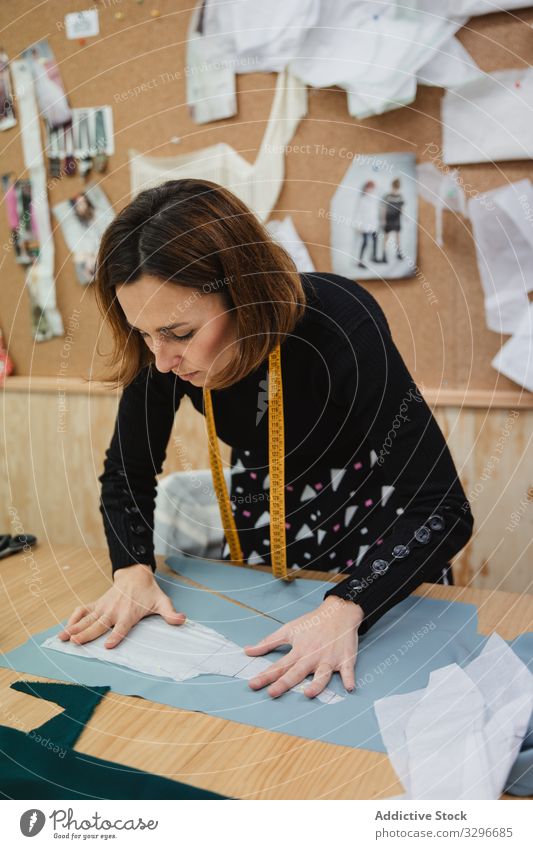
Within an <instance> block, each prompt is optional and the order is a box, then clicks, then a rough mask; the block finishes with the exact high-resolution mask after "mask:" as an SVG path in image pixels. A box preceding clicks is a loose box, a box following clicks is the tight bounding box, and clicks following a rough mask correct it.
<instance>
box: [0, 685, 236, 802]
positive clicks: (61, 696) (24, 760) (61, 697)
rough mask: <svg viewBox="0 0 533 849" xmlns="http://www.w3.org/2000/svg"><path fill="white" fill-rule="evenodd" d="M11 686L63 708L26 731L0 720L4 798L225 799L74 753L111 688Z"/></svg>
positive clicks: (0, 780) (0, 776) (0, 785)
mask: <svg viewBox="0 0 533 849" xmlns="http://www.w3.org/2000/svg"><path fill="white" fill-rule="evenodd" d="M11 686H12V688H13V689H14V690H18V691H19V692H22V693H28V694H29V695H32V696H36V697H37V698H40V699H45V700H46V701H51V702H55V703H56V704H58V705H61V707H63V708H65V710H64V711H63V712H62V713H60V714H58V715H57V716H54V717H53V718H52V719H49V720H48V721H47V722H45V723H43V725H40V726H39V727H38V728H34V729H33V730H32V731H29V732H28V733H27V734H26V733H24V732H23V731H18V730H17V729H15V728H7V727H6V726H3V725H0V751H1V753H2V758H1V760H0V797H1V798H4V799H32V798H34V799H226V798H229V797H226V796H221V795H219V794H218V793H211V792H209V791H207V790H201V789H200V788H198V787H193V786H191V785H189V784H183V783H182V782H180V781H171V780H170V779H168V778H162V777H160V776H158V775H152V774H151V773H149V772H144V771H142V770H138V769H134V768H133V767H128V766H124V765H123V764H118V763H113V762H112V761H105V760H102V759H100V758H95V757H92V755H85V754H82V753H80V752H76V751H75V750H74V749H73V748H72V746H73V745H74V743H75V742H76V740H77V739H78V737H79V735H80V734H81V732H82V731H83V728H84V726H85V724H86V722H87V721H88V720H89V719H90V717H91V715H92V713H93V711H94V709H95V707H96V705H98V704H99V702H100V701H101V700H102V698H103V696H104V695H105V694H106V693H107V692H108V690H109V689H110V688H109V687H84V686H78V685H75V684H51V683H45V682H41V681H16V682H15V683H13V684H12V685H11Z"/></svg>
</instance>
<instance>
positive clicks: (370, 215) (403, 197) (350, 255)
mask: <svg viewBox="0 0 533 849" xmlns="http://www.w3.org/2000/svg"><path fill="white" fill-rule="evenodd" d="M328 217H329V219H330V225H331V252H332V265H333V271H334V272H335V274H342V275H344V276H345V277H349V278H353V279H360V280H371V279H381V278H397V277H413V276H414V273H415V268H416V249H417V233H416V228H417V193H416V180H415V157H414V155H413V154H410V153H394V154H381V155H358V156H357V157H355V158H354V161H353V162H352V164H351V165H350V167H349V168H348V171H347V172H346V174H345V176H344V179H343V181H342V182H341V184H340V186H339V188H338V189H337V191H336V192H335V194H334V196H333V199H332V201H331V209H330V213H329V216H328Z"/></svg>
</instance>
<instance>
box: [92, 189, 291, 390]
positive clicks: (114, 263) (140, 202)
mask: <svg viewBox="0 0 533 849" xmlns="http://www.w3.org/2000/svg"><path fill="white" fill-rule="evenodd" d="M144 274H148V275H150V276H151V277H156V278H159V279H160V280H162V281H169V282H175V283H177V284H179V285H180V286H190V287H191V288H193V289H196V290H199V291H202V292H204V293H207V294H208V293H210V292H218V293H220V294H222V295H223V297H224V299H225V302H226V304H227V307H228V309H235V315H236V319H237V339H238V340H239V344H238V345H237V346H236V354H235V357H234V358H233V359H232V361H231V362H230V364H229V365H228V366H227V367H226V368H225V369H224V370H223V371H222V372H221V373H220V374H219V375H218V376H217V378H216V388H224V387H226V386H230V385H231V384H232V383H234V382H236V381H238V380H241V379H242V378H243V377H245V376H246V375H247V374H249V373H250V372H251V371H253V370H254V369H255V368H256V367H257V366H258V365H259V364H260V363H261V362H262V361H263V360H264V359H265V358H266V357H268V355H269V354H270V352H271V351H272V350H273V348H274V347H275V346H276V345H277V344H278V343H280V342H281V341H282V338H283V336H284V335H285V334H288V333H291V332H292V330H294V327H295V326H296V324H297V323H298V321H299V320H300V318H301V317H302V315H303V312H304V309H305V303H306V298H305V292H304V289H303V287H302V283H301V280H300V276H299V274H298V271H297V269H296V266H295V264H294V261H293V260H292V258H291V257H290V256H289V254H288V253H287V251H285V249H284V248H282V247H281V246H280V245H278V244H276V242H274V241H273V239H272V237H271V236H270V233H269V232H268V230H267V229H266V227H265V226H264V225H263V224H262V223H261V222H260V221H259V219H258V218H257V217H256V215H255V213H253V212H252V210H251V209H249V208H248V207H247V206H246V204H245V203H243V202H242V201H241V200H240V199H239V198H237V197H236V196H235V195H234V194H233V193H232V192H230V191H229V190H228V189H226V188H224V187H223V186H219V185H218V184H217V183H213V182H211V181H210V180H196V179H183V180H169V181H168V182H166V183H163V184H162V185H160V186H156V187H155V188H152V189H146V190H145V191H142V192H140V194H138V195H137V196H136V197H135V198H134V199H133V201H132V202H131V203H130V204H128V206H126V207H125V208H124V209H123V210H122V211H121V212H120V213H119V214H118V215H117V217H116V218H115V219H114V220H113V221H112V222H111V224H110V225H109V227H108V228H107V229H106V231H105V233H104V235H103V237H102V240H101V243H100V249H99V252H98V257H97V262H96V273H95V281H94V286H95V296H96V301H97V304H98V307H99V309H100V312H101V314H102V316H103V319H104V321H106V322H107V323H108V324H109V325H110V327H111V331H112V334H113V342H114V348H113V352H112V354H111V366H112V367H114V371H113V373H112V374H111V375H109V376H107V377H106V376H104V377H103V378H101V379H102V380H104V381H105V382H112V383H113V384H114V386H115V388H117V387H118V386H123V387H124V386H127V385H128V384H129V383H131V381H132V380H133V379H134V378H135V377H136V376H137V374H138V373H139V371H140V370H141V369H142V368H144V367H145V366H146V365H148V364H149V363H153V362H154V360H155V358H154V355H153V353H152V352H151V351H150V349H149V348H148V346H147V345H146V343H145V342H144V341H143V339H142V338H141V336H140V334H139V333H138V332H137V331H135V330H132V329H131V327H130V326H129V324H128V323H127V321H126V317H125V315H124V312H123V310H122V307H121V306H120V303H119V301H118V299H117V297H116V287H117V286H120V285H122V284H133V283H135V281H136V280H138V279H139V278H140V277H142V276H143V275H144ZM98 353H101V352H100V351H98Z"/></svg>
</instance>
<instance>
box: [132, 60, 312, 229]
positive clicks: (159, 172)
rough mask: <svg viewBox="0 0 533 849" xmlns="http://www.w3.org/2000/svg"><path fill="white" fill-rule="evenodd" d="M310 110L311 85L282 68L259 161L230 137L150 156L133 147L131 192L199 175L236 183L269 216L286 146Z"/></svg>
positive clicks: (261, 213) (239, 194) (238, 192)
mask: <svg viewBox="0 0 533 849" xmlns="http://www.w3.org/2000/svg"><path fill="white" fill-rule="evenodd" d="M306 114H307V89H306V86H305V85H303V84H302V83H301V82H300V81H299V80H297V79H296V77H293V76H292V75H291V74H289V73H288V72H284V73H283V74H279V75H278V78H277V82H276V90H275V92H274V99H273V102H272V108H271V110H270V116H269V119H268V125H267V128H266V131H265V134H264V136H263V140H262V142H261V145H260V148H259V151H258V154H257V156H256V159H255V162H253V163H250V162H248V161H247V160H246V159H244V157H243V156H241V154H240V153H238V152H237V151H236V150H235V149H234V148H233V147H231V146H230V145H229V144H226V143H225V142H219V143H218V144H214V145H211V146H210V147H204V148H201V149H200V150H195V151H192V152H191V153H183V154H179V155H178V156H165V157H160V156H147V155H145V154H142V153H139V152H138V151H136V150H130V151H129V155H130V179H131V193H132V195H136V194H138V192H140V191H142V190H143V189H148V188H151V187H152V186H159V185H161V183H164V182H166V181H167V180H179V179H182V178H183V177H198V178H201V179H204V180H212V181H213V182H215V183H219V184H220V185H222V186H225V187H226V188H227V189H230V191H232V192H233V193H234V194H236V195H237V197H239V198H240V199H241V200H242V201H244V203H246V204H247V205H248V206H249V207H250V208H251V209H253V210H254V212H255V213H256V215H257V216H258V218H259V219H260V220H262V221H265V220H266V219H267V218H268V216H269V215H270V213H271V212H272V209H273V208H274V205H275V203H276V200H277V199H278V196H279V193H280V190H281V186H282V184H283V180H284V176H285V148H286V145H287V144H288V143H289V141H290V140H291V138H292V137H293V135H294V133H295V131H296V128H297V126H298V124H299V123H300V121H301V119H302V118H303V117H304V115H306Z"/></svg>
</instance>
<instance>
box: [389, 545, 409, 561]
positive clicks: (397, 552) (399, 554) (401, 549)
mask: <svg viewBox="0 0 533 849" xmlns="http://www.w3.org/2000/svg"><path fill="white" fill-rule="evenodd" d="M392 554H393V556H394V557H396V559H397V560H403V558H404V557H407V556H408V554H409V546H407V545H401V544H400V545H395V546H394V548H393V549H392Z"/></svg>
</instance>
